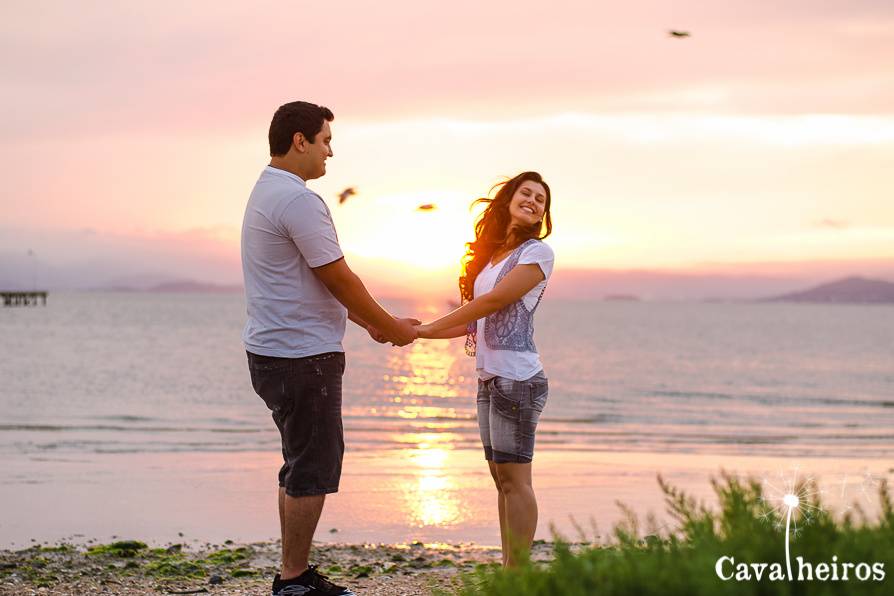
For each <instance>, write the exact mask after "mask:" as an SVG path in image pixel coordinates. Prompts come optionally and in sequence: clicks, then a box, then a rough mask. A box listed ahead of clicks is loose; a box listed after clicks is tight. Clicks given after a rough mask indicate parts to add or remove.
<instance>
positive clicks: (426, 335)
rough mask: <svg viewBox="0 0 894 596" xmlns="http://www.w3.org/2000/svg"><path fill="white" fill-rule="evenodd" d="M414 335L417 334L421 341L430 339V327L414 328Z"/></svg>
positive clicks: (426, 325) (424, 325) (425, 325)
mask: <svg viewBox="0 0 894 596" xmlns="http://www.w3.org/2000/svg"><path fill="white" fill-rule="evenodd" d="M416 333H418V334H419V337H421V338H423V339H432V338H431V325H428V324H422V325H417V326H416Z"/></svg>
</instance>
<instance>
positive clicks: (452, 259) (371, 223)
mask: <svg viewBox="0 0 894 596" xmlns="http://www.w3.org/2000/svg"><path fill="white" fill-rule="evenodd" d="M334 215H335V218H336V227H337V229H338V233H339V239H340V240H341V242H342V246H343V248H344V250H345V252H351V253H354V254H357V255H362V256H363V257H364V258H366V259H371V260H381V261H388V262H392V263H398V264H401V265H404V266H406V267H408V268H412V269H414V270H427V271H431V270H444V269H450V268H453V269H457V268H458V267H459V262H460V259H461V257H462V256H463V254H464V253H465V243H466V242H468V241H470V240H472V239H473V237H474V231H473V226H474V215H475V214H474V213H472V212H470V211H469V199H468V196H467V195H464V194H463V195H451V194H449V193H443V192H421V193H419V194H415V195H400V196H388V197H380V198H369V199H368V200H366V201H364V202H363V203H361V202H360V201H358V202H357V206H356V207H354V208H353V209H352V210H348V209H344V210H342V211H340V212H336V213H335V214H334Z"/></svg>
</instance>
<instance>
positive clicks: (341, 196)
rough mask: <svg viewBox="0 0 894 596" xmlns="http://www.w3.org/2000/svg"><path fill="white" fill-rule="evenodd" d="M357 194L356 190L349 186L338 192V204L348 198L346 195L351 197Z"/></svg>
mask: <svg viewBox="0 0 894 596" xmlns="http://www.w3.org/2000/svg"><path fill="white" fill-rule="evenodd" d="M356 194H357V191H356V190H355V189H354V187H353V186H349V187H347V188H346V189H344V190H343V191H341V192H340V193H339V194H338V204H339V205H341V204H343V203H344V202H345V201H347V200H348V197H352V196H354V195H356Z"/></svg>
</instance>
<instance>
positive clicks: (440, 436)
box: [0, 293, 894, 545]
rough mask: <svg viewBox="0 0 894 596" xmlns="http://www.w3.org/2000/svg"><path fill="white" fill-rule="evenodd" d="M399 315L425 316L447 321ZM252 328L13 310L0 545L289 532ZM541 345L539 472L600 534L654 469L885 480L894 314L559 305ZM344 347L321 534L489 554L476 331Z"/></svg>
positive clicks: (359, 337)
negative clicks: (421, 542) (814, 473)
mask: <svg viewBox="0 0 894 596" xmlns="http://www.w3.org/2000/svg"><path fill="white" fill-rule="evenodd" d="M386 306H387V307H388V308H389V309H391V310H392V312H395V313H396V314H400V315H404V316H410V315H413V316H416V317H418V318H421V319H424V320H430V319H432V318H433V317H434V316H436V315H437V314H438V313H441V312H443V311H445V310H446V308H447V306H446V303H444V304H433V303H425V302H413V301H401V302H386ZM243 322H244V303H243V299H242V297H241V296H240V295H215V294H142V293H68V294H51V295H50V298H49V303H48V306H47V307H45V308H44V307H38V308H6V309H0V338H2V341H0V412H2V414H0V463H2V464H3V465H2V466H0V505H2V510H3V512H4V514H3V516H0V543H2V544H4V545H5V544H12V543H16V542H18V543H21V541H23V540H27V538H28V537H35V536H36V537H38V538H40V539H58V538H62V537H65V536H68V535H74V534H80V535H82V536H94V537H99V536H111V535H116V534H117V535H121V534H124V533H127V532H130V533H131V535H137V536H139V537H142V538H146V539H158V540H164V539H173V538H172V537H175V536H176V535H177V533H178V532H182V531H184V529H187V531H189V532H191V533H192V535H194V536H196V535H198V536H201V537H204V538H209V537H214V536H218V537H219V538H220V539H221V540H222V539H223V538H225V537H231V538H232V537H240V538H243V539H260V538H267V537H271V536H273V535H274V534H275V531H276V522H275V518H274V516H273V511H274V509H273V507H272V506H271V505H272V501H271V500H270V495H271V494H272V493H273V491H275V485H274V480H273V479H274V478H275V472H276V469H277V467H278V465H279V462H278V461H277V460H278V458H279V439H278V435H277V434H276V431H275V428H274V427H273V424H272V421H271V420H270V416H269V413H268V412H267V410H266V408H265V407H264V405H263V402H262V401H261V400H260V398H258V397H257V396H256V395H255V394H254V392H253V391H252V388H251V385H250V382H249V377H248V371H247V368H246V362H245V352H244V351H243V348H242V346H241V343H240V332H241V328H242V324H243ZM535 339H536V342H537V345H538V347H539V349H540V352H541V356H542V358H543V361H544V364H545V369H546V373H547V376H548V377H549V379H550V396H549V401H548V403H547V407H546V410H545V412H544V414H543V417H542V418H541V423H540V427H539V429H538V437H537V456H536V458H535V482H536V485H537V487H538V494H539V495H540V496H541V497H542V506H541V512H542V515H541V518H542V519H543V520H544V521H546V520H550V521H552V522H554V523H555V524H557V526H558V527H559V528H560V529H561V528H562V527H565V528H567V527H572V526H573V523H571V525H569V523H570V522H569V519H568V518H569V516H574V517H576V519H578V520H582V519H583V520H585V519H587V518H588V517H590V518H592V519H594V520H595V521H597V522H599V523H600V524H603V525H604V524H605V523H607V522H608V521H610V520H611V519H612V518H613V516H612V514H610V513H609V511H610V510H611V509H612V508H614V501H615V499H616V498H619V497H625V498H627V499H629V500H630V499H632V500H633V501H635V502H639V501H637V499H639V498H640V496H641V495H642V494H643V492H644V489H643V487H644V486H647V485H648V486H651V485H654V476H655V474H657V473H662V474H665V475H667V474H671V475H673V474H674V473H675V474H677V476H676V478H677V479H678V480H680V482H682V483H683V484H687V483H689V485H690V486H692V487H694V490H696V491H698V490H699V489H698V488H697V487H699V486H701V487H707V486H708V482H707V480H708V473H709V472H710V471H712V470H713V471H716V470H717V469H718V466H720V465H723V466H729V465H735V466H738V468H740V469H741V470H743V471H744V470H751V471H754V470H766V469H767V467H768V466H769V465H770V464H768V463H767V462H774V463H780V464H782V463H789V462H794V461H808V462H810V463H809V466H810V467H812V469H814V470H830V469H833V468H835V469H838V470H841V471H842V478H843V480H842V496H844V487H845V486H847V485H848V482H849V481H848V480H847V478H848V474H850V477H855V475H856V476H859V474H860V473H862V474H864V481H863V483H862V485H861V486H860V487H856V486H855V487H854V489H855V490H856V489H857V488H860V489H861V490H862V489H865V487H866V478H869V476H866V474H868V472H867V470H868V469H869V468H870V467H873V469H874V470H875V472H876V473H877V475H878V476H884V475H885V474H888V473H889V472H890V471H891V470H890V464H891V463H892V461H894V457H892V455H894V308H892V307H890V306H840V305H803V304H800V305H793V304H732V303H730V304H716V303H711V304H700V303H623V302H571V301H558V300H550V299H549V297H548V296H547V297H546V299H545V300H544V302H543V304H542V305H541V307H540V310H539V311H538V314H537V332H536V338H535ZM345 349H346V352H347V361H348V365H347V370H346V376H345V385H344V423H345V433H346V442H347V449H348V454H347V456H346V464H345V479H344V481H343V490H342V491H341V493H340V494H339V496H338V499H336V500H333V501H331V502H332V503H333V504H332V505H327V510H326V512H324V520H323V522H321V523H322V524H329V525H333V526H336V525H337V526H347V528H343V529H342V530H341V532H340V533H338V534H332V535H331V536H329V535H325V534H324V535H319V533H318V538H319V539H338V540H372V541H376V540H378V541H400V540H404V539H417V538H422V539H426V540H445V539H452V540H456V539H460V540H462V539H466V540H477V541H481V542H489V543H495V542H496V541H497V540H496V539H495V537H496V536H497V534H496V531H497V530H496V523H495V519H496V518H495V514H494V512H493V511H491V509H492V506H491V505H492V500H493V494H492V493H493V490H492V487H490V486H489V478H488V475H487V471H486V467H485V466H484V464H483V462H482V461H481V455H480V451H479V440H478V434H477V425H476V422H475V419H474V415H475V414H474V404H475V401H474V400H475V397H474V396H475V390H476V382H475V375H474V363H473V359H471V358H468V357H466V356H465V354H464V352H463V341H462V340H461V339H459V340H452V341H450V342H448V341H435V340H420V341H418V342H416V343H415V344H413V345H412V346H409V347H406V348H395V347H391V346H387V345H379V344H376V343H374V342H372V341H371V340H370V339H369V338H368V337H367V335H366V334H365V332H364V331H362V330H360V329H359V328H357V327H355V326H353V325H352V324H350V323H349V328H348V333H347V336H346V338H345ZM538 462H539V463H538ZM859 470H863V472H860V471H859ZM652 492H654V491H652ZM208 494H214V495H215V498H214V499H213V505H212V504H211V503H209V502H208V500H207V495H208ZM59 495H64V496H65V499H64V505H61V504H60V503H59V501H58V500H57V499H56V500H54V499H55V497H58V496H59ZM203 495H205V496H203ZM268 501H269V502H268ZM643 502H644V503H645V504H647V505H650V506H651V505H655V504H660V495H658V494H657V493H655V498H651V499H645V500H644V501H643ZM175 503H179V505H177V506H175V505H174V504H175ZM136 512H139V515H137V514H136ZM212 512H213V515H212ZM208 516H212V517H208ZM327 516H328V517H327ZM223 518H225V519H226V520H227V521H226V523H225V524H223V527H224V528H225V530H224V529H221V526H222V524H221V519H223ZM541 526H546V524H541ZM321 527H322V526H321ZM548 531H549V530H548V527H545V528H544V529H543V531H541V532H540V534H539V535H543V533H544V532H547V534H546V536H548ZM321 532H322V530H321ZM546 536H545V537H546Z"/></svg>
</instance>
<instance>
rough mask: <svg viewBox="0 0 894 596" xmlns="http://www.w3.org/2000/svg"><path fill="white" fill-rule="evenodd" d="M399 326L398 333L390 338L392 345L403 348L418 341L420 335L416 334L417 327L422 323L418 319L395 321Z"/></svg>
mask: <svg viewBox="0 0 894 596" xmlns="http://www.w3.org/2000/svg"><path fill="white" fill-rule="evenodd" d="M395 322H396V323H397V325H398V329H397V333H396V335H394V336H393V337H391V338H389V339H390V340H391V343H392V344H394V345H395V346H398V347H403V346H405V345H407V344H411V343H413V342H414V341H416V338H417V337H419V335H418V334H417V333H416V325H419V324H420V323H422V321H420V320H418V319H395Z"/></svg>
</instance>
